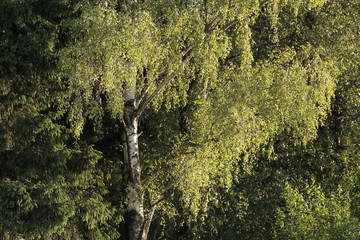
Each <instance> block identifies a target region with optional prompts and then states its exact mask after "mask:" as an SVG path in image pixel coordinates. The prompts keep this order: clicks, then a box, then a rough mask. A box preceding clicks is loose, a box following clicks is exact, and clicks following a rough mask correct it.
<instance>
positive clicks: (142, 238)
mask: <svg viewBox="0 0 360 240" xmlns="http://www.w3.org/2000/svg"><path fill="white" fill-rule="evenodd" d="M135 92H136V85H135V83H133V84H130V87H129V88H128V89H127V91H126V94H125V106H124V122H125V134H126V138H125V139H126V143H125V144H124V160H125V171H126V175H127V214H128V223H127V227H128V230H129V236H128V237H129V240H146V239H147V231H144V230H145V229H144V223H145V220H144V206H143V190H142V187H141V164H140V158H139V141H138V137H139V134H138V116H137V115H136V111H137V108H138V106H137V102H136V98H135ZM146 230H148V229H146Z"/></svg>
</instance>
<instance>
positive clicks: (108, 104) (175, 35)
mask: <svg viewBox="0 0 360 240" xmlns="http://www.w3.org/2000/svg"><path fill="white" fill-rule="evenodd" d="M323 3H324V1H299V2H296V3H294V2H289V1H267V2H260V1H253V0H249V1H170V0H163V1H156V2H155V1H125V2H123V3H116V2H115V1H103V2H102V1H97V2H95V3H93V4H89V3H86V2H82V3H79V4H78V13H79V17H77V18H75V19H73V20H69V21H64V22H63V26H64V28H66V29H68V31H69V32H70V36H72V41H71V42H69V44H68V47H67V48H65V49H64V50H63V51H61V52H60V56H61V59H62V66H63V72H64V79H67V81H68V84H69V89H70V93H69V98H71V99H72V100H73V101H72V102H73V103H72V105H71V106H63V107H64V108H66V109H68V119H69V123H70V124H71V126H72V129H73V132H74V134H75V135H76V136H81V134H82V128H83V126H84V123H85V122H86V121H87V118H88V117H87V114H86V113H87V111H88V109H89V107H90V108H93V109H99V112H98V114H95V115H94V116H92V117H96V118H98V121H100V120H99V119H101V116H102V115H103V114H104V113H102V110H100V109H105V111H109V112H110V113H111V115H112V116H113V118H116V119H118V120H119V121H120V122H121V123H122V126H123V136H122V139H123V141H124V143H123V161H124V167H125V172H124V174H125V175H124V177H125V179H126V193H127V201H126V206H127V215H128V222H127V227H128V230H129V236H128V239H130V240H138V239H144V240H145V239H147V235H148V231H149V227H150V224H151V221H152V218H153V216H154V212H155V210H156V208H160V207H164V206H165V205H164V204H163V203H164V202H165V200H166V198H167V197H169V195H167V194H168V193H169V192H171V191H173V192H172V193H174V191H176V192H178V193H179V195H178V196H180V199H179V200H180V202H182V203H183V205H184V207H185V208H188V209H190V210H191V211H192V212H194V213H196V212H197V211H198V210H199V208H204V207H206V201H204V196H205V195H206V194H205V193H206V192H209V191H210V192H211V189H212V186H213V185H214V184H221V185H223V186H229V185H230V184H231V172H232V169H233V168H232V167H233V165H234V163H235V162H236V161H237V159H238V156H239V155H240V154H249V153H251V152H252V151H256V149H257V147H258V146H259V145H260V144H261V143H264V142H266V141H267V140H268V139H269V138H270V137H271V136H272V135H273V134H275V133H278V132H281V131H284V130H286V131H289V130H290V131H291V132H293V137H294V138H296V139H298V141H299V142H306V141H308V140H309V139H311V138H312V137H313V136H314V134H315V132H316V129H317V127H318V126H319V124H320V123H321V120H322V119H323V118H324V117H325V116H326V114H327V111H328V109H329V102H330V99H331V98H332V96H333V92H334V88H335V78H334V77H335V76H336V68H334V62H332V60H331V59H328V58H326V57H325V58H324V57H323V56H326V49H325V48H322V47H321V46H313V45H311V44H310V43H304V44H300V45H298V46H296V47H295V46H283V47H281V48H277V50H276V51H271V52H269V54H268V55H267V56H264V58H263V59H262V60H260V61H254V59H253V53H252V49H251V44H252V40H253V39H252V30H251V27H250V26H251V24H252V23H253V22H254V20H255V19H256V18H257V17H258V16H259V13H260V12H262V11H265V12H267V13H268V15H269V16H270V22H271V26H272V27H271V31H270V32H269V37H270V38H271V39H272V40H271V41H272V44H273V45H274V46H275V45H276V44H278V43H279V41H280V40H279V38H280V37H281V32H279V30H278V24H279V22H278V18H279V14H282V11H283V10H284V9H286V10H287V11H289V12H290V13H288V18H289V19H290V20H291V19H296V16H297V15H298V14H299V12H301V11H303V10H304V9H309V8H313V9H316V8H320V7H321V6H322V5H323ZM291 21H292V23H293V24H295V23H296V20H291ZM94 96H99V97H98V98H97V99H96V97H94ZM170 114H171V115H172V118H170V117H169V115H170ZM155 116H163V117H164V119H160V120H159V119H158V121H155V120H154V119H156V117H155ZM174 116H175V117H174ZM146 119H150V120H153V122H155V123H158V124H159V125H158V126H156V128H157V129H158V131H159V132H160V133H159V134H160V135H158V136H154V135H152V136H151V133H150V132H146V129H145V130H144V134H145V135H144V136H141V137H140V135H141V132H140V130H139V126H141V123H142V121H145V120H146ZM169 119H172V120H174V121H176V122H175V123H173V124H174V125H175V126H176V128H177V131H176V130H172V131H171V132H170V133H171V135H170V136H165V137H164V138H163V140H164V141H165V142H161V143H162V144H163V145H162V146H160V148H159V149H151V150H150V151H146V152H145V153H144V154H142V152H141V151H142V149H140V148H139V145H140V146H143V147H144V148H146V146H155V144H153V142H154V141H160V140H161V138H159V139H157V137H159V136H161V135H162V136H163V135H166V134H167V133H165V132H162V131H165V129H166V130H167V129H169V128H168V127H167V126H163V127H162V125H161V124H164V123H167V124H169V122H170V121H169ZM180 120H181V123H180ZM162 129H164V130H162ZM161 132H162V133H161ZM120 137H121V136H119V138H120ZM142 138H144V144H141V139H142ZM139 141H140V143H139ZM164 151H165V154H160V153H164ZM140 156H142V157H143V159H141V157H140ZM244 164H245V165H246V163H244ZM204 194H205V195H204ZM145 197H146V199H145ZM165 209H166V208H165Z"/></svg>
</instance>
